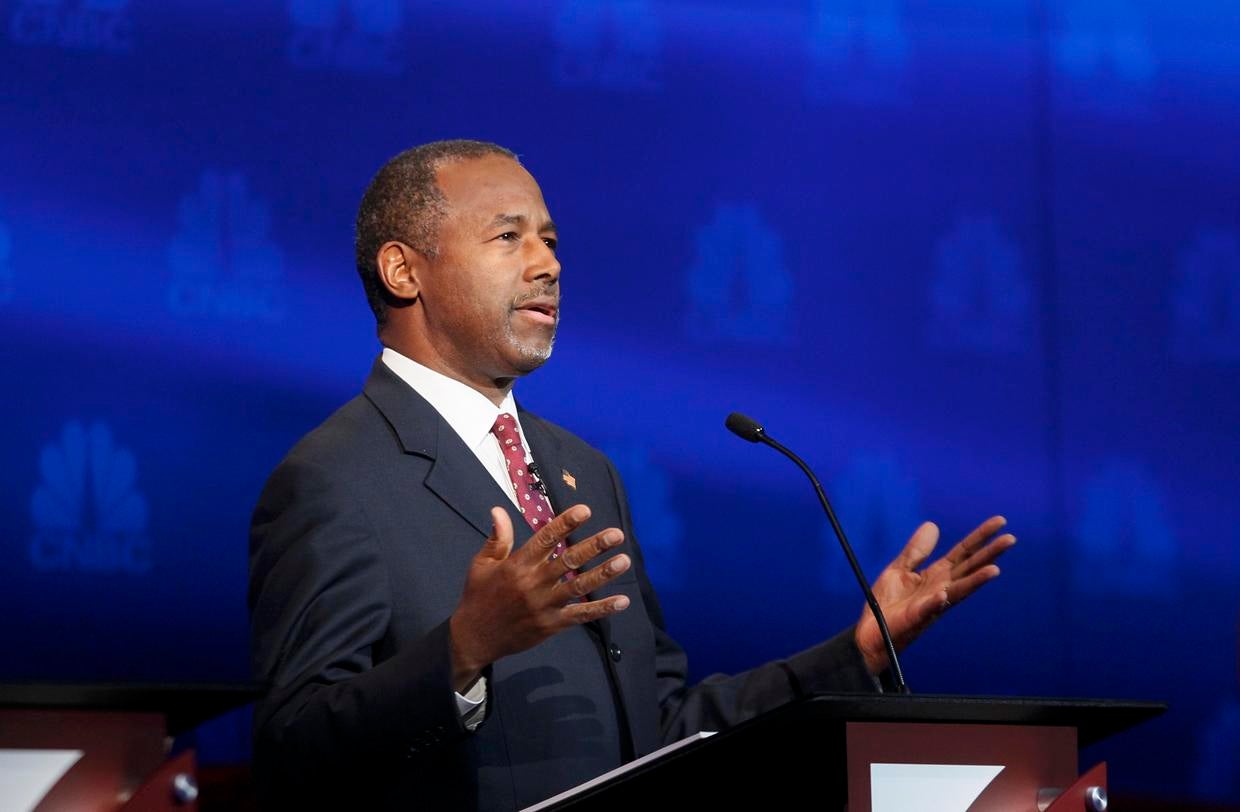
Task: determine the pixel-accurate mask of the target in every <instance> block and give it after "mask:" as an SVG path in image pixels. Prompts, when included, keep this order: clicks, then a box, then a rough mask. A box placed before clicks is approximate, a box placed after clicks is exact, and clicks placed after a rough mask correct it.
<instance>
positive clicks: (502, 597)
mask: <svg viewBox="0 0 1240 812" xmlns="http://www.w3.org/2000/svg"><path fill="white" fill-rule="evenodd" d="M589 518H590V509H589V508H588V507H586V506H585V505H574V506H573V507H570V508H569V509H568V510H566V511H564V512H563V513H561V514H560V515H559V516H556V517H555V518H554V519H552V520H551V521H550V522H548V523H547V524H546V526H544V527H543V528H542V529H541V530H539V531H538V532H537V533H535V534H534V536H533V537H532V538H531V539H530V540H529V542H527V543H526V544H525V545H524V546H523V547H522V548H521V549H520V550H517V551H516V552H515V553H514V552H513V551H512V543H513V542H512V520H511V519H509V518H508V512H507V511H506V510H504V509H503V508H498V507H495V508H491V521H492V522H493V523H494V524H493V529H492V530H491V536H490V537H489V538H488V539H487V540H486V543H485V544H483V545H482V549H481V550H480V551H479V552H478V554H477V555H476V556H474V560H473V563H471V564H470V566H469V573H468V574H467V575H466V577H465V591H464V592H463V593H462V594H461V601H460V603H458V604H457V607H456V611H455V612H453V613H452V618H451V620H449V629H450V630H451V637H452V684H453V688H454V689H455V690H456V691H457V692H458V693H463V692H464V691H465V689H466V688H468V687H469V685H470V683H472V682H473V681H474V680H476V679H477V678H478V674H479V673H481V671H482V669H483V668H485V667H486V666H488V665H490V664H491V663H493V662H495V661H496V660H498V659H499V658H500V657H504V656H507V655H509V654H516V653H517V652H519V651H525V650H526V649H529V648H533V647H534V646H536V645H538V644H539V643H541V642H542V641H543V640H546V639H547V638H548V637H550V636H552V635H553V634H556V633H557V632H561V631H563V630H564V629H567V628H569V627H570V626H576V625H579V624H582V623H587V622H589V621H591V620H597V619H599V618H601V617H605V616H606V615H614V614H616V613H617V612H622V611H624V610H625V609H627V608H628V605H629V599H628V598H627V597H625V596H624V595H613V596H611V597H608V598H604V599H602V600H597V601H580V602H577V601H578V599H579V598H582V597H584V596H585V595H587V594H588V593H590V592H593V591H594V590H596V589H598V588H599V587H601V586H603V585H604V584H606V583H607V582H608V581H610V580H612V579H613V578H615V577H616V576H617V575H619V574H620V573H622V572H624V571H625V570H627V569H628V568H629V566H630V564H631V563H632V562H631V561H630V560H629V557H628V556H627V555H624V554H623V553H622V554H620V555H617V556H613V557H612V558H610V559H609V560H607V561H606V562H604V563H602V564H600V565H599V566H596V567H593V568H591V569H590V570H589V571H587V572H584V573H580V574H579V575H578V576H577V577H576V578H572V579H568V580H565V579H564V575H565V574H566V573H568V572H570V571H573V570H576V569H577V568H579V567H581V566H582V565H584V564H585V563H586V562H588V561H590V560H592V559H594V558H596V557H598V556H599V555H601V554H602V553H604V552H606V551H607V550H610V549H612V548H614V547H616V546H617V545H618V544H620V543H621V542H622V541H624V534H623V533H622V532H620V531H619V530H618V529H616V528H614V527H609V528H607V529H606V530H603V531H601V532H599V533H595V534H594V535H593V536H590V537H589V538H587V539H585V540H583V541H580V542H577V543H576V544H572V545H569V546H568V548H567V549H565V551H564V553H563V554H562V555H560V556H558V557H556V558H552V557H551V556H552V553H553V551H554V550H555V547H556V545H557V544H559V543H560V542H561V541H564V540H566V539H567V537H568V535H569V534H570V533H572V532H573V531H574V530H576V529H577V528H578V527H580V526H581V525H583V524H584V523H585V522H586V521H587V520H588V519H589Z"/></svg>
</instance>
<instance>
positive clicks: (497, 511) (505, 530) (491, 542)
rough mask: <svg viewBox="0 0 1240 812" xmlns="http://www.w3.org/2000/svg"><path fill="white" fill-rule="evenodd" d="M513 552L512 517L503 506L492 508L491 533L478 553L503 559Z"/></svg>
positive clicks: (497, 559)
mask: <svg viewBox="0 0 1240 812" xmlns="http://www.w3.org/2000/svg"><path fill="white" fill-rule="evenodd" d="M511 552H512V519H510V518H508V511H506V510H504V509H503V508H499V507H493V508H491V535H490V536H488V537H487V540H486V543H485V544H483V545H482V549H481V550H480V551H479V552H478V555H480V556H485V557H486V558H493V559H495V560H496V561H503V560H504V559H505V558H507V557H508V554H509V553H511Z"/></svg>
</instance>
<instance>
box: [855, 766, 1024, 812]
mask: <svg viewBox="0 0 1240 812" xmlns="http://www.w3.org/2000/svg"><path fill="white" fill-rule="evenodd" d="M1001 772H1003V767H1002V766H1001V765H1000V766H995V765H986V764H871V765H870V810H871V812H967V810H968V808H969V806H970V805H971V804H972V803H973V802H974V801H976V800H977V796H979V795H981V794H982V791H983V790H985V789H986V787H988V786H990V782H992V781H994V780H995V776H997V775H998V774H999V773H1001Z"/></svg>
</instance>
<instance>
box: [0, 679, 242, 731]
mask: <svg viewBox="0 0 1240 812" xmlns="http://www.w3.org/2000/svg"><path fill="white" fill-rule="evenodd" d="M258 696H259V689H258V687H257V686H254V685H211V684H208V685H196V684H189V685H186V684H162V683H160V684H156V683H152V684H145V685H144V684H141V683H136V684H135V683H56V682H19V683H14V682H3V683H0V709H4V710H95V711H116V712H129V713H160V714H163V715H164V717H165V719H166V720H167V725H168V734H169V735H172V736H176V735H179V734H181V733H184V732H185V731H187V730H191V729H193V728H195V727H197V726H198V725H200V724H201V723H203V722H205V721H207V720H208V719H211V718H214V717H216V716H219V715H220V714H222V713H226V712H228V711H230V710H232V709H233V708H237V707H240V706H242V705H245V704H246V703H249V702H253V701H254V700H255V699H257V698H258Z"/></svg>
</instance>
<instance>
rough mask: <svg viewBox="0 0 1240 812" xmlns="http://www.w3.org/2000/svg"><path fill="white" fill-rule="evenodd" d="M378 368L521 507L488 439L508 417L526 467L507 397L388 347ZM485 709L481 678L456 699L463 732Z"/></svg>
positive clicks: (497, 447) (510, 400) (527, 452)
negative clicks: (427, 409) (497, 398)
mask: <svg viewBox="0 0 1240 812" xmlns="http://www.w3.org/2000/svg"><path fill="white" fill-rule="evenodd" d="M383 363H384V364H386V365H387V367H388V369H390V370H392V371H393V372H395V373H396V375H397V376H398V377H399V378H400V379H401V380H402V381H404V382H405V383H407V384H409V386H411V387H412V388H413V390H414V391H415V392H417V393H418V394H419V395H421V396H422V397H424V398H426V401H427V403H429V404H430V405H431V406H432V407H433V408H434V409H435V411H437V412H439V415H440V417H442V418H443V419H444V420H445V421H447V423H448V425H449V426H451V427H452V430H453V431H455V432H456V433H457V435H458V436H459V437H460V438H461V440H462V441H463V442H464V443H465V445H466V446H468V447H469V450H470V451H472V452H474V456H475V457H477V458H478V462H480V463H482V466H483V467H484V468H486V469H487V473H489V474H490V475H491V477H492V478H493V479H494V480H495V482H496V484H498V485H499V486H500V488H501V489H502V490H503V491H504V493H506V494H508V498H509V499H511V500H512V503H513V504H514V505H517V506H518V507H520V505H519V504H518V502H517V492H516V489H515V488H514V487H513V484H512V478H511V477H509V476H508V466H507V464H506V463H505V461H504V452H503V450H502V449H501V448H500V445H499V440H497V439H495V435H494V434H492V433H491V427H492V426H494V425H495V418H497V417H499V416H500V414H502V413H504V412H507V413H508V414H510V415H512V418H513V420H515V421H516V424H517V433H518V434H519V435H520V436H521V446H522V448H524V449H525V460H526V462H529V461H531V459H532V457H530V446H529V443H527V442H526V441H525V433H524V432H523V431H521V419H520V418H519V417H517V402H516V401H515V400H514V399H513V397H512V392H509V393H508V394H507V395H505V396H504V400H503V402H502V403H500V405H499V406H496V405H495V404H494V403H492V402H491V401H490V400H488V399H487V397H486V395H483V394H482V393H481V392H479V391H478V390H476V389H474V388H472V387H470V386H468V385H466V384H463V383H461V382H460V381H458V380H455V379H454V378H449V377H448V376H447V375H443V374H440V373H438V372H436V371H435V370H433V369H430V368H429V367H425V366H422V365H421V364H419V363H418V362H417V361H414V360H412V359H410V358H407V357H406V356H404V355H401V354H400V353H399V352H397V351H396V350H394V349H392V348H391V347H384V348H383ZM486 703H487V680H486V677H479V678H478V680H477V681H476V682H475V683H474V684H473V685H471V686H470V687H469V690H468V691H466V692H465V694H464V695H461V694H457V695H456V707H457V711H458V712H459V713H460V715H461V720H462V721H463V722H464V723H465V727H467V728H468V729H470V730H474V729H476V728H477V727H478V725H479V724H481V722H482V718H483V716H485V715H486Z"/></svg>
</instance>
